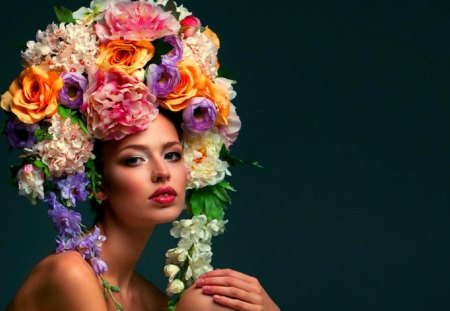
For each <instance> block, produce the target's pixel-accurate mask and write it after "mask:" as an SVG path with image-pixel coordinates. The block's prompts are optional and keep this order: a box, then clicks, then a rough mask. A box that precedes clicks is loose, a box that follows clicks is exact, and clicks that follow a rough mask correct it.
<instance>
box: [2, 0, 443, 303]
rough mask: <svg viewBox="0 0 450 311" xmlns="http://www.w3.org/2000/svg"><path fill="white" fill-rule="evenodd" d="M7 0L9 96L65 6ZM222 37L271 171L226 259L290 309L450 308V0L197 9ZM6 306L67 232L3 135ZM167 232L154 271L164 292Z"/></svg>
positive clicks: (253, 173)
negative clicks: (50, 215) (26, 182)
mask: <svg viewBox="0 0 450 311" xmlns="http://www.w3.org/2000/svg"><path fill="white" fill-rule="evenodd" d="M53 4H63V5H66V6H67V7H69V8H71V9H77V8H78V7H79V6H81V5H87V4H88V2H87V1H70V3H69V2H68V3H65V4H64V3H59V2H58V3H53V2H51V1H25V0H23V1H14V2H11V1H10V2H7V3H3V4H2V18H1V19H0V25H1V26H0V27H1V28H0V29H2V40H1V47H2V52H1V57H0V61H1V62H0V64H1V68H2V70H1V75H0V85H1V88H3V89H4V90H6V89H7V87H8V86H9V83H10V82H11V81H12V80H13V79H14V78H15V77H16V75H17V74H18V73H19V72H20V70H21V67H20V53H19V50H18V49H17V47H16V46H17V45H19V46H20V45H21V44H23V43H24V42H26V41H27V40H31V39H34V36H35V33H36V31H37V30H38V29H44V28H45V27H46V25H47V24H48V23H50V22H51V21H52V20H53V19H54V18H53V13H52V5H53ZM184 4H185V6H186V7H188V8H189V9H190V10H191V11H193V12H194V14H195V15H197V16H198V17H200V18H201V19H202V21H203V24H208V25H210V26H211V27H212V29H213V30H215V31H216V32H217V34H218V35H219V36H220V38H221V42H222V47H221V50H220V52H219V56H220V60H221V63H222V65H223V66H224V67H226V68H228V69H229V70H230V71H231V72H232V73H233V76H234V78H235V79H236V80H238V84H237V85H236V90H237V92H238V96H237V98H236V99H235V100H234V103H235V104H236V106H237V107H238V108H237V109H238V113H239V115H240V116H241V119H242V121H243V130H242V132H241V135H240V138H239V140H238V142H237V144H236V145H235V146H234V147H233V151H234V153H235V154H236V155H238V156H240V157H242V158H248V159H257V160H259V161H260V163H262V164H263V165H264V169H253V168H249V167H240V168H236V169H234V170H233V171H232V173H233V176H232V178H231V182H232V184H233V185H234V186H235V187H236V188H237V189H238V192H237V193H235V194H234V195H233V204H232V206H231V207H230V208H229V209H228V212H227V216H228V218H229V220H230V222H229V224H228V226H227V233H226V234H225V235H224V236H221V237H218V238H216V240H215V242H214V251H215V257H214V265H215V266H216V267H231V268H234V269H237V270H240V271H243V272H245V273H248V274H250V275H254V276H256V277H258V278H259V280H260V282H261V283H262V284H263V285H264V287H265V288H266V290H267V291H268V292H269V293H270V295H271V296H272V297H273V299H274V300H275V301H277V303H278V304H279V305H280V307H281V309H282V310H292V311H296V310H309V311H311V310H331V309H334V310H358V311H360V310H373V311H375V310H377V311H378V310H450V298H449V290H450V268H449V262H450V254H449V251H448V248H449V244H450V243H449V242H450V241H449V235H450V234H449V227H450V226H449V225H450V213H449V211H448V208H449V205H450V204H449V203H450V202H449V199H450V197H449V193H450V191H449V190H450V167H449V163H450V145H449V141H450V122H449V119H450V108H449V107H450V105H449V103H450V90H449V87H448V84H449V81H450V74H449V72H450V52H449V48H450V44H449V42H450V36H449V33H450V18H449V12H450V4H448V3H447V2H446V1H433V0H431V1H414V0H411V1H387V0H379V1H324V0H316V1H302V0H299V1H294V0H288V1H256V0H247V1H238V0H228V1H214V0H210V1H194V0H190V1H184ZM2 146H3V147H1V149H0V150H1V151H0V152H1V154H2V156H1V159H0V162H1V163H0V164H1V165H0V176H1V177H0V178H1V179H2V180H3V183H2V185H1V187H0V191H1V197H2V199H1V203H0V206H1V217H0V275H1V276H2V281H1V283H0V309H2V308H4V307H5V306H6V304H7V302H8V301H9V300H10V299H11V297H12V296H13V294H14V292H15V291H16V290H17V288H18V287H19V286H20V284H21V283H22V282H23V280H24V278H25V277H26V275H27V274H28V273H29V271H30V270H31V269H32V267H33V266H34V265H35V264H36V262H37V261H38V260H39V259H41V258H42V257H44V256H45V255H46V254H48V253H49V252H51V250H52V249H53V246H54V242H53V239H54V231H53V229H52V226H51V224H50V221H49V220H48V219H47V216H46V208H45V207H44V206H42V205H40V206H31V205H29V204H28V203H27V201H26V200H25V199H23V198H21V197H18V196H17V191H16V189H14V188H13V187H11V186H9V185H8V183H7V180H8V170H7V166H8V164H10V163H12V162H13V161H15V157H13V156H12V157H10V156H9V155H8V149H7V147H6V143H5V140H4V138H2ZM168 229H169V226H161V227H160V228H158V230H157V231H156V232H155V237H154V239H152V241H151V242H150V245H149V246H148V248H147V249H146V251H145V253H144V254H143V257H142V260H141V261H140V263H139V269H138V270H139V271H140V272H141V273H142V274H143V275H144V276H145V277H146V278H148V279H150V280H151V281H153V282H155V283H156V284H157V285H158V286H159V287H160V288H164V286H165V279H164V277H163V275H162V271H161V269H162V266H163V262H164V255H163V254H164V252H165V250H166V249H168V248H170V247H173V246H174V245H175V242H176V241H175V240H174V239H172V238H170V237H169V235H168Z"/></svg>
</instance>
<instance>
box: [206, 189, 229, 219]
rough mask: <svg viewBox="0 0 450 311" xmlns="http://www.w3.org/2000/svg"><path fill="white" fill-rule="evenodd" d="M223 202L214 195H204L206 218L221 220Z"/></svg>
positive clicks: (223, 207) (223, 213)
mask: <svg viewBox="0 0 450 311" xmlns="http://www.w3.org/2000/svg"><path fill="white" fill-rule="evenodd" d="M224 209H225V204H224V203H223V202H222V201H220V200H219V199H218V198H217V197H216V196H214V195H205V214H206V217H208V219H210V220H211V219H217V220H222V219H223V216H224V215H225V212H224Z"/></svg>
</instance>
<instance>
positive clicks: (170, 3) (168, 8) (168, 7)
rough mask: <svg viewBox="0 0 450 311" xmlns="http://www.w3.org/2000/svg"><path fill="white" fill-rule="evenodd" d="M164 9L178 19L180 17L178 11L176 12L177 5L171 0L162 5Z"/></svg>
mask: <svg viewBox="0 0 450 311" xmlns="http://www.w3.org/2000/svg"><path fill="white" fill-rule="evenodd" d="M164 11H166V12H171V13H172V15H173V16H174V17H175V18H176V19H177V20H178V19H179V17H180V13H179V12H177V6H176V4H175V2H174V1H173V0H169V1H167V3H166V5H165V6H164Z"/></svg>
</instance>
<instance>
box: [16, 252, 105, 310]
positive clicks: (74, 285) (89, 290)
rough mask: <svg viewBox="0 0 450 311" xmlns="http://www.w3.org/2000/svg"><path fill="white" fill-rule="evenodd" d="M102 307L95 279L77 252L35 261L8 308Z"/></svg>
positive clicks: (99, 287) (98, 286)
mask: <svg viewBox="0 0 450 311" xmlns="http://www.w3.org/2000/svg"><path fill="white" fill-rule="evenodd" d="M63 309H64V310H67V311H69V310H106V303H105V300H104V298H103V291H102V287H101V285H100V282H99V280H98V279H97V277H96V275H95V273H94V272H93V270H92V268H91V267H90V266H89V264H88V263H87V262H86V261H85V260H84V259H83V258H82V257H81V255H80V254H79V253H78V252H64V253H60V254H52V255H49V256H47V257H45V258H44V259H43V260H42V261H41V262H39V263H38V264H37V265H36V267H35V268H34V269H33V271H32V272H31V273H30V275H29V276H28V278H27V279H26V280H25V282H24V284H23V285H22V287H21V288H20V289H19V291H18V292H17V295H16V297H15V298H14V299H13V301H12V302H11V305H10V307H9V309H8V310H10V311H15V310H63Z"/></svg>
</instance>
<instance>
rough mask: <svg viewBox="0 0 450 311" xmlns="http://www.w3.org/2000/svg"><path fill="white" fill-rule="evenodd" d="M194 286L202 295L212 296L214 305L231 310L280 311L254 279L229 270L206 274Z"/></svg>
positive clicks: (218, 270)
mask: <svg viewBox="0 0 450 311" xmlns="http://www.w3.org/2000/svg"><path fill="white" fill-rule="evenodd" d="M195 286H196V287H197V288H199V289H201V290H202V292H203V294H206V295H210V296H212V298H213V300H214V302H215V303H217V304H220V305H221V306H224V307H227V308H230V309H232V310H238V311H279V310H280V308H279V307H278V306H277V305H276V304H275V303H274V302H273V300H272V299H271V298H270V297H269V295H268V294H267V293H266V291H265V290H264V288H263V287H262V286H261V284H259V281H258V280H257V279H256V278H254V277H251V276H248V275H246V274H243V273H240V272H237V271H234V270H231V269H217V270H214V271H211V272H207V273H205V274H203V275H202V276H201V277H200V278H199V279H198V280H197V282H196V284H195ZM201 310H209V309H201Z"/></svg>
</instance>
